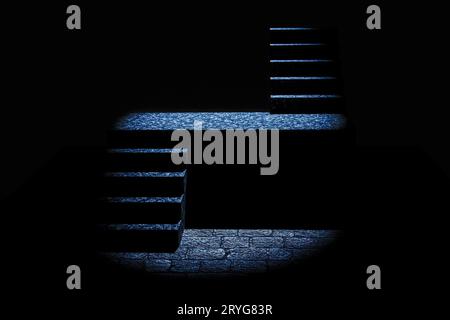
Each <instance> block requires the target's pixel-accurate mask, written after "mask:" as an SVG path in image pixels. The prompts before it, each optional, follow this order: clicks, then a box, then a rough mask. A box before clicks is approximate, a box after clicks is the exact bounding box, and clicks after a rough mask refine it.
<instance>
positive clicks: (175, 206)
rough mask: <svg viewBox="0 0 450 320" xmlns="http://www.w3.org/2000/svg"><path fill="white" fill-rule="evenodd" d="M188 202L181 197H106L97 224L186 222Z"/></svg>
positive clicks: (97, 216) (102, 200)
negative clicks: (185, 215)
mask: <svg viewBox="0 0 450 320" xmlns="http://www.w3.org/2000/svg"><path fill="white" fill-rule="evenodd" d="M185 209H186V201H185V197H184V195H182V196H179V197H149V196H147V197H105V198H103V199H101V209H100V210H98V212H97V214H96V219H95V220H96V222H97V223H152V224H155V223H156V224H161V223H162V224H173V223H177V222H178V221H180V220H184V214H185Z"/></svg>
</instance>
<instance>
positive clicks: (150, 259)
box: [102, 229, 340, 275]
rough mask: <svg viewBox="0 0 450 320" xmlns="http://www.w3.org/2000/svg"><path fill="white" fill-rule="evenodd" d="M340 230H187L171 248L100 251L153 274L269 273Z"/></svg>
mask: <svg viewBox="0 0 450 320" xmlns="http://www.w3.org/2000/svg"><path fill="white" fill-rule="evenodd" d="M339 234H340V232H339V231H336V230H298V229H297V230H284V229H283V230H281V229H273V230H272V229H187V230H185V232H184V234H183V239H182V242H181V245H180V247H179V248H178V249H177V250H176V251H175V252H173V253H135V252H133V253H131V252H121V253H102V256H104V257H107V258H108V259H110V260H112V261H114V262H116V263H119V264H120V265H123V266H126V267H129V268H134V269H136V268H137V269H141V270H145V271H147V272H150V273H155V274H161V275H170V274H184V275H195V274H197V275H198V274H203V275H205V274H207V275H236V274H250V273H261V272H270V271H272V270H276V269H280V268H282V267H285V266H289V265H291V264H295V263H298V262H301V261H303V260H305V259H308V258H310V257H311V256H314V255H317V254H318V253H320V251H321V250H323V249H324V248H326V247H327V246H329V245H330V244H331V243H333V242H334V241H335V240H336V239H337V238H338V236H339Z"/></svg>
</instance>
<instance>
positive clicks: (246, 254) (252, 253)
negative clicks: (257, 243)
mask: <svg viewBox="0 0 450 320" xmlns="http://www.w3.org/2000/svg"><path fill="white" fill-rule="evenodd" d="M227 259H230V260H234V259H240V260H242V259H245V260H263V259H267V250H266V249H262V248H235V249H230V253H229V255H228V256H227Z"/></svg>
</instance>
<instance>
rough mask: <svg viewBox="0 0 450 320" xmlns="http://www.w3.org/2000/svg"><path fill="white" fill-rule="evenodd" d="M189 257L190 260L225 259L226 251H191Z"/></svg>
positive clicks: (220, 249)
mask: <svg viewBox="0 0 450 320" xmlns="http://www.w3.org/2000/svg"><path fill="white" fill-rule="evenodd" d="M187 257H188V258H189V259H222V258H223V257H225V250H224V249H222V248H218V249H198V248H194V249H189V251H188V254H187Z"/></svg>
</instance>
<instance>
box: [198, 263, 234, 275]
mask: <svg viewBox="0 0 450 320" xmlns="http://www.w3.org/2000/svg"><path fill="white" fill-rule="evenodd" d="M230 266H231V261H229V260H203V261H201V262H200V271H201V272H227V271H229V270H230Z"/></svg>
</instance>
